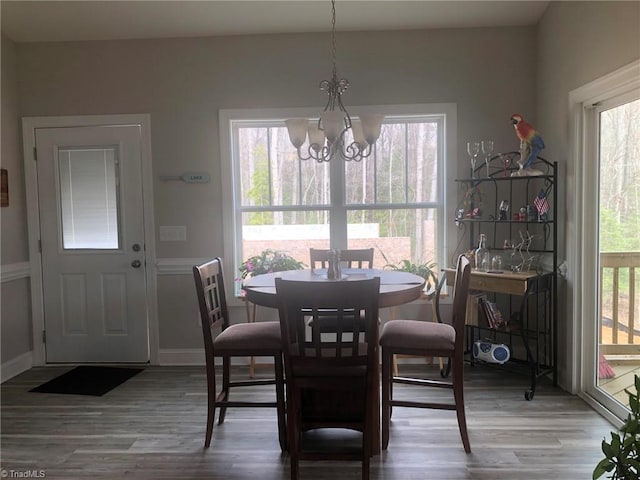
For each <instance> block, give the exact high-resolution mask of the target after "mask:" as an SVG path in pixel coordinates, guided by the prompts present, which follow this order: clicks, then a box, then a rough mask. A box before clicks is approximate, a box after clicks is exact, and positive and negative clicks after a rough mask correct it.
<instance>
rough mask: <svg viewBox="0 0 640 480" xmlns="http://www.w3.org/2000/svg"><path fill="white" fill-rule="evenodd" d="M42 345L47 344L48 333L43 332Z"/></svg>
mask: <svg viewBox="0 0 640 480" xmlns="http://www.w3.org/2000/svg"><path fill="white" fill-rule="evenodd" d="M42 343H47V331H46V330H42Z"/></svg>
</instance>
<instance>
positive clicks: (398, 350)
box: [380, 255, 471, 453]
mask: <svg viewBox="0 0 640 480" xmlns="http://www.w3.org/2000/svg"><path fill="white" fill-rule="evenodd" d="M470 280H471V265H470V264H469V260H468V259H467V258H466V257H464V256H462V255H461V256H460V257H459V258H458V264H457V268H456V277H455V282H454V287H453V306H452V310H451V318H450V322H448V323H435V322H426V321H420V320H393V321H390V322H387V323H386V324H385V325H384V327H383V328H382V333H381V334H380V345H381V346H382V448H383V449H386V448H387V447H388V445H389V433H390V424H391V412H392V407H414V408H436V409H443V410H455V411H456V414H457V418H458V428H459V430H460V436H461V437H462V444H463V446H464V450H465V451H466V452H467V453H470V452H471V445H470V443H469V436H468V433H467V422H466V416H465V409H464V386H463V381H464V375H463V371H464V328H465V314H466V306H467V297H468V293H469V282H470ZM397 354H404V355H416V356H424V357H443V358H447V359H448V361H449V365H451V367H452V376H451V381H450V382H449V381H444V380H429V379H419V378H409V377H397V376H393V372H392V359H393V356H394V355H397ZM393 384H408V385H417V386H425V387H439V388H447V389H451V390H453V403H445V402H430V401H429V400H428V399H418V400H415V401H409V400H397V399H394V398H393Z"/></svg>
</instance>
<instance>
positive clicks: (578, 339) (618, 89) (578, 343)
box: [566, 61, 640, 424]
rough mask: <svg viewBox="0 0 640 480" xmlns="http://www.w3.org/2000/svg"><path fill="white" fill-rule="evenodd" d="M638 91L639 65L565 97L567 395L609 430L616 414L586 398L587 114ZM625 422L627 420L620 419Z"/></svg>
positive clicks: (589, 270) (592, 157) (589, 309)
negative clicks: (569, 292) (570, 280)
mask: <svg viewBox="0 0 640 480" xmlns="http://www.w3.org/2000/svg"><path fill="white" fill-rule="evenodd" d="M635 88H640V61H635V62H633V63H631V64H629V65H626V66H625V67H622V68H620V69H619V70H616V71H615V72H612V73H610V74H609V75H606V76H604V77H602V78H600V79H597V80H595V81H593V82H590V83H588V84H587V85H584V86H583V87H580V88H578V89H576V90H573V91H572V92H570V93H569V122H570V135H571V140H570V141H571V143H570V145H571V168H570V170H572V171H573V178H574V183H573V185H568V187H569V189H570V190H569V191H573V195H572V198H571V200H572V204H573V209H574V213H575V216H574V218H573V219H571V220H569V221H567V229H566V234H567V238H570V239H572V240H570V241H569V242H567V248H568V257H569V261H570V263H571V266H572V270H573V272H574V288H573V302H572V304H571V308H572V313H573V315H569V316H568V318H571V319H572V324H571V325H570V327H571V330H570V331H571V332H573V338H572V342H573V345H572V346H573V358H572V361H573V365H571V366H570V371H571V377H572V383H571V391H572V393H577V394H579V395H580V396H581V397H582V398H584V399H585V401H587V403H589V404H590V405H591V406H592V407H593V408H594V409H595V410H596V411H598V412H599V413H600V414H602V415H603V416H605V417H606V418H607V419H609V420H610V421H611V422H613V423H614V424H619V423H620V418H621V415H620V412H612V411H610V410H608V409H606V408H605V407H604V406H603V405H602V404H601V403H599V402H598V401H597V400H596V399H595V398H594V397H592V396H591V395H590V394H589V393H587V389H588V388H589V385H590V383H591V381H592V380H591V376H592V375H593V372H594V370H593V369H594V368H596V369H597V367H595V365H596V354H597V352H596V349H595V328H593V326H594V325H595V323H594V322H595V321H596V318H595V315H596V307H597V299H598V292H597V287H598V285H597V281H596V279H597V278H598V275H599V272H598V241H597V233H598V223H597V218H596V217H595V216H594V215H593V212H595V211H597V207H598V198H596V196H595V195H593V192H596V191H598V176H599V173H598V169H597V168H590V166H595V165H596V163H595V162H596V161H597V158H598V152H597V148H594V144H593V142H592V141H591V142H590V141H589V138H593V135H596V134H597V132H595V131H594V129H595V125H594V124H593V121H591V119H592V118H593V115H590V110H593V106H594V104H597V103H598V102H600V101H604V100H606V99H608V98H611V97H615V96H618V95H621V94H623V93H625V92H627V91H629V90H631V89H635ZM571 187H573V188H571ZM625 416H626V414H625Z"/></svg>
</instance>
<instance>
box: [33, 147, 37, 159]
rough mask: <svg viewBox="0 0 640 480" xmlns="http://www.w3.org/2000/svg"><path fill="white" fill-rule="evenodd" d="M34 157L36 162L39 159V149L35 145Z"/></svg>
mask: <svg viewBox="0 0 640 480" xmlns="http://www.w3.org/2000/svg"><path fill="white" fill-rule="evenodd" d="M33 159H34V160H35V161H36V162H37V161H38V149H37V148H36V147H33Z"/></svg>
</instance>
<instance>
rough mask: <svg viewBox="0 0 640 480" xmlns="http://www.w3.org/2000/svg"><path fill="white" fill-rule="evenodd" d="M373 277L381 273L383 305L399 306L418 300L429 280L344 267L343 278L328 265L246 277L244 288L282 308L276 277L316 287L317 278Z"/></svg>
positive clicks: (253, 298) (265, 302)
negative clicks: (329, 270)
mask: <svg viewBox="0 0 640 480" xmlns="http://www.w3.org/2000/svg"><path fill="white" fill-rule="evenodd" d="M372 277H380V296H379V306H380V308H385V307H395V306H397V305H403V304H405V303H409V302H412V301H414V300H417V299H418V298H420V295H421V294H422V290H423V288H424V283H425V282H424V278H422V277H420V276H418V275H415V274H413V273H409V272H402V271H399V270H377V269H369V268H344V269H342V277H341V278H340V279H339V280H338V279H336V280H329V279H328V278H327V271H326V269H305V270H287V271H284V272H273V273H265V274H263V275H257V276H255V277H251V278H249V279H247V280H245V281H244V283H243V284H242V289H243V290H244V292H245V295H246V299H247V300H249V301H250V302H251V303H254V304H256V305H260V306H263V307H270V308H278V298H277V296H276V278H283V279H285V280H294V281H298V282H305V283H308V284H309V288H313V285H314V283H316V282H354V281H358V280H364V279H366V278H372Z"/></svg>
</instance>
